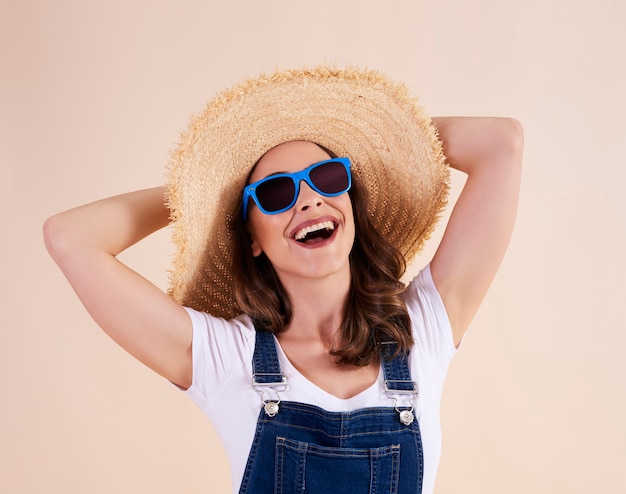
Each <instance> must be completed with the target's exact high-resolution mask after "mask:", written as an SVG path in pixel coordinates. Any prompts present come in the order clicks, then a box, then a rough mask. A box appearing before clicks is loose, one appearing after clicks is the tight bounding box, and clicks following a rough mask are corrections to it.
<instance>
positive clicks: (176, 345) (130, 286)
mask: <svg viewBox="0 0 626 494" xmlns="http://www.w3.org/2000/svg"><path fill="white" fill-rule="evenodd" d="M163 194H164V188H163V187H157V188H154V189H146V190H140V191H137V192H131V193H128V194H123V195H119V196H115V197H111V198H108V199H103V200H101V201H97V202H94V203H90V204H86V205H84V206H80V207H78V208H75V209H70V210H68V211H65V212H63V213H59V214H57V215H55V216H52V217H51V218H49V219H48V220H47V221H46V223H45V225H44V238H45V242H46V247H47V248H48V251H49V252H50V255H51V256H52V257H53V259H54V260H55V262H56V263H57V264H58V266H59V267H60V268H61V270H62V271H63V274H64V275H65V276H66V277H67V279H68V281H69V282H70V284H71V285H72V288H73V289H74V290H75V291H76V293H77V295H78V297H79V298H80V300H81V302H82V303H83V305H84V306H85V308H86V309H87V311H88V312H89V313H90V315H91V316H92V317H93V319H94V320H95V321H96V323H97V324H98V325H99V326H100V327H101V328H102V329H103V330H104V331H105V332H106V333H107V334H108V335H109V336H110V337H111V338H113V340H115V341H116V342H117V343H118V344H119V345H120V346H122V347H123V348H124V349H125V350H126V351H128V352H129V353H130V354H131V355H133V356H134V357H136V358H137V359H139V360H140V361H141V362H143V363H144V364H146V365H147V366H148V367H150V368H151V369H153V370H155V371H156V372H158V373H159V374H161V375H162V376H163V377H165V378H166V379H169V380H170V381H172V382H173V383H175V384H177V385H179V386H181V387H183V388H187V387H189V386H190V384H191V321H190V319H189V316H188V315H187V313H186V311H185V310H184V309H183V308H182V306H180V305H179V304H177V303H175V302H174V301H173V300H172V299H171V298H170V297H169V296H168V295H167V294H165V293H164V292H163V291H162V290H160V289H159V288H157V287H156V286H155V285H153V284H152V283H150V282H149V281H148V280H146V279H145V278H143V277H142V276H140V275H139V274H137V273H136V272H135V271H133V270H132V269H130V268H129V267H127V266H126V265H124V264H123V263H122V262H120V261H119V260H118V259H117V258H116V256H117V255H118V254H119V253H120V252H122V251H123V250H124V249H126V248H128V247H130V246H131V245H133V244H134V243H136V242H138V241H139V240H141V239H142V238H144V237H146V236H147V235H149V234H150V233H152V232H154V231H156V230H158V229H160V228H162V227H164V226H166V225H167V223H168V221H169V218H168V217H169V212H168V209H167V207H166V206H165V204H164V199H163Z"/></svg>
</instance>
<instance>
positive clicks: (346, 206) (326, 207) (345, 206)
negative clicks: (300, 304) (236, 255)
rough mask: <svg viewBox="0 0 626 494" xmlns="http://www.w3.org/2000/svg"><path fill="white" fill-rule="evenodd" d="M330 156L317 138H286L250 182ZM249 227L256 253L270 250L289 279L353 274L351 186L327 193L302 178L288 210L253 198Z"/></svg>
mask: <svg viewBox="0 0 626 494" xmlns="http://www.w3.org/2000/svg"><path fill="white" fill-rule="evenodd" d="M329 158H330V156H329V155H328V154H327V153H326V152H325V151H324V150H323V149H321V148H320V147H319V146H317V145H315V144H313V143H311V142H304V141H294V142H288V143H285V144H281V145H279V146H277V147H275V148H273V149H271V150H270V151H268V152H267V153H266V154H265V155H264V156H263V158H261V160H260V161H259V162H258V163H257V165H256V167H255V168H254V170H253V172H252V174H251V176H250V180H249V182H250V183H253V182H256V181H258V180H261V179H262V178H265V177H267V176H268V175H271V174H274V173H279V172H288V173H290V172H297V171H300V170H302V169H304V168H306V167H307V166H309V165H311V164H313V163H317V162H318V161H323V160H327V159H329ZM247 227H248V229H249V231H250V235H251V237H252V254H253V255H254V256H258V255H260V254H261V253H262V252H263V253H265V255H266V256H267V257H268V259H269V260H270V262H271V263H272V265H273V266H274V269H275V270H276V273H277V274H278V276H279V278H280V279H281V281H282V282H283V284H285V285H287V284H288V283H289V281H290V280H296V279H299V278H323V277H326V276H330V275H335V274H343V275H346V276H349V275H350V265H349V260H348V256H349V254H350V251H351V249H352V244H353V243H354V217H353V214H352V204H351V201H350V196H349V195H348V193H347V192H346V193H344V194H341V195H339V196H336V197H325V196H323V195H321V194H319V193H318V192H316V191H315V190H313V189H312V188H310V187H309V186H308V184H307V183H306V182H304V181H302V182H301V183H300V192H299V195H298V198H297V200H296V203H295V205H294V207H292V208H291V209H289V210H287V211H285V212H283V213H278V214H272V215H267V214H264V213H262V212H261V211H260V210H259V209H258V207H257V206H256V204H254V203H252V204H251V205H250V208H249V211H248V220H247ZM297 239H298V240H297Z"/></svg>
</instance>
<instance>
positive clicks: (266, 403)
mask: <svg viewBox="0 0 626 494" xmlns="http://www.w3.org/2000/svg"><path fill="white" fill-rule="evenodd" d="M257 377H259V378H261V380H262V381H269V382H260V381H259V379H257ZM271 377H276V378H278V379H277V380H272V379H271ZM252 387H253V388H254V389H255V390H257V391H258V392H259V393H260V394H261V402H262V403H263V410H264V411H265V415H267V416H268V417H274V416H275V415H276V414H277V413H278V412H279V410H280V406H279V405H280V396H279V394H278V391H285V389H287V377H286V376H284V375H283V374H275V373H256V374H253V375H252ZM264 388H272V390H273V391H274V392H275V393H276V399H275V400H266V399H265V393H264Z"/></svg>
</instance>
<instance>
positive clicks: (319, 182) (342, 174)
mask: <svg viewBox="0 0 626 494" xmlns="http://www.w3.org/2000/svg"><path fill="white" fill-rule="evenodd" d="M309 177H310V178H311V181H312V182H313V183H314V184H315V186H316V187H317V188H318V189H319V190H320V191H321V192H322V193H324V194H339V193H341V192H345V191H346V190H348V186H349V184H350V182H349V178H348V173H347V172H346V168H345V167H344V165H343V163H341V162H339V161H329V162H328V163H324V164H323V165H320V166H316V167H315V168H313V169H312V170H311V171H310V173H309Z"/></svg>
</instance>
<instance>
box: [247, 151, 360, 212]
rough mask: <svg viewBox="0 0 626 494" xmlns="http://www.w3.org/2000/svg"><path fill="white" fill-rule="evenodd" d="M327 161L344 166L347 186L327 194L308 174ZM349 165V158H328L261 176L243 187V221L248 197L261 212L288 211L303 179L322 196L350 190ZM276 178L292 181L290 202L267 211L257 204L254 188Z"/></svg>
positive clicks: (333, 195)
mask: <svg viewBox="0 0 626 494" xmlns="http://www.w3.org/2000/svg"><path fill="white" fill-rule="evenodd" d="M327 163H341V164H342V165H343V166H344V168H345V170H346V175H347V176H348V187H347V188H346V189H345V190H342V191H340V192H335V193H332V194H328V193H327V192H324V191H322V190H320V189H319V188H318V187H317V186H316V185H315V184H314V183H313V181H312V180H311V175H310V174H311V171H312V170H313V169H315V168H317V167H318V166H322V165H325V164H327ZM350 166H351V163H350V158H331V159H329V160H324V161H318V162H317V163H313V164H312V165H309V166H307V167H306V168H305V169H304V170H300V171H299V172H294V173H276V174H274V175H269V176H267V177H265V178H262V179H261V180H258V181H257V182H254V183H252V184H250V185H246V186H245V187H244V189H243V199H242V209H241V210H242V214H243V221H246V217H247V214H248V202H249V200H250V198H252V200H253V201H254V203H255V204H256V205H257V207H258V208H259V210H260V211H261V212H262V213H263V214H279V213H284V212H285V211H289V210H290V209H291V208H292V207H293V206H294V205H295V204H296V202H297V200H298V195H300V182H302V181H303V180H304V181H305V182H306V183H307V185H308V186H309V187H311V188H312V189H313V190H314V191H316V192H317V193H319V194H322V195H323V196H324V197H336V196H339V195H341V194H344V193H345V192H348V191H349V190H350V187H352V174H351V172H350ZM276 178H290V179H291V180H292V181H293V183H294V187H295V190H294V194H293V199H292V200H291V202H290V203H289V205H288V206H287V207H284V208H281V209H279V210H277V211H268V210H266V209H265V208H264V207H263V206H261V204H259V199H258V198H257V195H256V189H257V187H259V186H260V185H261V184H263V183H265V182H268V181H270V180H274V179H276Z"/></svg>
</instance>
